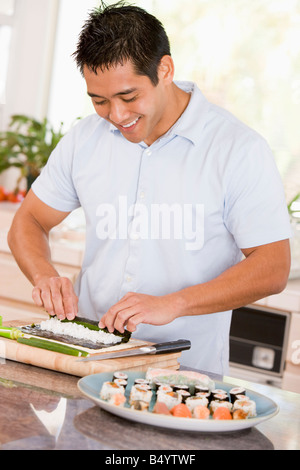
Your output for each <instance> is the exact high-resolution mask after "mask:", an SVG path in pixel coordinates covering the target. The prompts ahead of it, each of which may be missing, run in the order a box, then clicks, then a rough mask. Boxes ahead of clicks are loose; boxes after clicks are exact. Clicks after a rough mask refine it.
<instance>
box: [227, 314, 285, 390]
mask: <svg viewBox="0 0 300 470" xmlns="http://www.w3.org/2000/svg"><path fill="white" fill-rule="evenodd" d="M289 321H290V313H289V312H283V311H277V310H275V309H268V308H265V307H261V306H259V307H258V306H254V305H253V306H252V305H251V306H246V307H242V308H238V309H236V310H233V312H232V321H231V328H230V356H229V358H230V359H229V360H230V368H231V370H232V369H235V368H238V369H239V371H240V373H239V376H240V377H241V378H245V379H246V378H247V376H249V374H248V372H252V374H250V375H251V378H253V373H255V374H256V375H257V381H260V382H261V381H263V382H266V383H267V382H268V383H270V382H272V381H274V379H275V378H277V379H281V378H282V375H283V371H284V365H285V358H286V351H287V338H288V331H289ZM242 370H244V374H243V373H242ZM243 375H244V377H243ZM275 381H276V380H275Z"/></svg>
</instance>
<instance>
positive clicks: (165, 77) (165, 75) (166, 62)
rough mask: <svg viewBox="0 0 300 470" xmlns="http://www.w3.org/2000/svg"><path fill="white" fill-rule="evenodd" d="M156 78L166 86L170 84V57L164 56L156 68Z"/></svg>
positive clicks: (171, 62) (171, 70)
mask: <svg viewBox="0 0 300 470" xmlns="http://www.w3.org/2000/svg"><path fill="white" fill-rule="evenodd" d="M158 78H159V80H162V81H164V82H165V83H166V84H170V83H172V82H173V79H174V62H173V59H172V57H171V56H169V55H164V56H163V57H162V58H161V61H160V64H159V66H158Z"/></svg>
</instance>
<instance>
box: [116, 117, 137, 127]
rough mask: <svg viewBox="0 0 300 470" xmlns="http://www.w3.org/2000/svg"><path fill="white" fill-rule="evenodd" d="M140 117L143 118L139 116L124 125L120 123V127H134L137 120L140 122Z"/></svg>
mask: <svg viewBox="0 0 300 470" xmlns="http://www.w3.org/2000/svg"><path fill="white" fill-rule="evenodd" d="M140 119H141V118H140V117H138V118H136V119H135V120H134V121H132V122H130V123H128V124H126V125H124V126H121V125H120V127H121V128H122V129H125V130H130V129H132V128H133V127H134V126H135V125H136V124H137V122H138V121H139V120H140Z"/></svg>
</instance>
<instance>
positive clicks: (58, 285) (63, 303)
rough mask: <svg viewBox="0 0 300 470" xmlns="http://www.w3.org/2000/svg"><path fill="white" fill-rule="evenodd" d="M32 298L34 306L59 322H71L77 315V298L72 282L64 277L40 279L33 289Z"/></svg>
mask: <svg viewBox="0 0 300 470" xmlns="http://www.w3.org/2000/svg"><path fill="white" fill-rule="evenodd" d="M32 298H33V301H34V302H35V304H36V305H38V306H39V307H43V308H44V309H45V310H46V311H47V312H48V313H49V315H52V316H54V315H56V316H57V318H59V319H60V320H64V319H65V318H67V319H68V320H73V319H74V318H75V316H76V315H77V312H78V298H77V296H76V295H75V292H74V290H73V285H72V282H71V281H70V279H68V278H66V277H59V276H57V277H50V278H43V279H41V280H40V281H39V282H38V283H37V284H36V285H35V287H34V288H33V291H32Z"/></svg>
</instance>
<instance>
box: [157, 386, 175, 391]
mask: <svg viewBox="0 0 300 470" xmlns="http://www.w3.org/2000/svg"><path fill="white" fill-rule="evenodd" d="M158 391H159V392H166V393H167V392H173V391H174V390H173V388H172V387H171V385H164V384H162V385H160V386H159V387H158Z"/></svg>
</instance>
